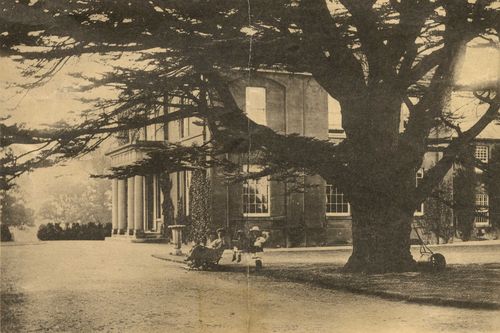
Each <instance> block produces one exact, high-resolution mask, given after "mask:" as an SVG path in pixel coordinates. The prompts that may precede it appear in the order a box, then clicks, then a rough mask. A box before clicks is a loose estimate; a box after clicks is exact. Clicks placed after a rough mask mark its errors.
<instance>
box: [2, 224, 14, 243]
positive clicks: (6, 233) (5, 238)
mask: <svg viewBox="0 0 500 333" xmlns="http://www.w3.org/2000/svg"><path fill="white" fill-rule="evenodd" d="M0 228H1V230H0V241H2V242H10V241H12V234H11V233H10V230H9V226H8V225H6V224H3V223H2V224H0Z"/></svg>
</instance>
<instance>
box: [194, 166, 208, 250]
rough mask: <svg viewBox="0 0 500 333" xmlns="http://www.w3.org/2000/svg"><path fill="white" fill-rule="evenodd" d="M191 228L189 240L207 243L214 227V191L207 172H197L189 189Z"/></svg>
mask: <svg viewBox="0 0 500 333" xmlns="http://www.w3.org/2000/svg"><path fill="white" fill-rule="evenodd" d="M189 194H190V195H189V198H190V202H189V204H190V220H191V228H190V230H189V238H190V239H191V240H192V241H194V242H196V243H201V244H203V243H205V242H206V241H207V239H208V236H209V233H210V226H211V225H212V191H211V184H210V180H209V179H208V178H207V174H206V172H205V170H195V171H193V175H192V178H191V186H190V188H189Z"/></svg>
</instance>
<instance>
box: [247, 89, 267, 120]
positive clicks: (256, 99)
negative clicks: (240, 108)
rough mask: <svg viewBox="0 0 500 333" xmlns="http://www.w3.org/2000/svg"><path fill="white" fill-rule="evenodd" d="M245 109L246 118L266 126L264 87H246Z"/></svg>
mask: <svg viewBox="0 0 500 333" xmlns="http://www.w3.org/2000/svg"><path fill="white" fill-rule="evenodd" d="M245 110H246V114H247V117H248V118H250V119H251V120H253V121H254V122H256V123H257V124H260V125H264V126H267V119H266V89H265V88H261V87H246V91H245Z"/></svg>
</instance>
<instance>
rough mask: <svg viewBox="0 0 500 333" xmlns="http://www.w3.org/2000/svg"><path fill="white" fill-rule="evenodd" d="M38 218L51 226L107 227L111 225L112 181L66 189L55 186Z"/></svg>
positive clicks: (72, 186)
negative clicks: (57, 224) (100, 224)
mask: <svg viewBox="0 0 500 333" xmlns="http://www.w3.org/2000/svg"><path fill="white" fill-rule="evenodd" d="M38 214H39V215H40V217H42V218H44V219H45V220H47V221H50V222H52V223H60V224H71V223H76V222H78V223H81V224H85V223H90V222H92V223H107V222H109V221H111V208H110V185H109V181H106V180H89V181H88V182H87V183H78V184H72V185H71V186H70V185H67V186H66V187H63V188H61V187H57V186H54V190H53V191H52V194H51V195H50V197H49V200H47V201H46V202H44V203H43V204H42V206H41V207H40V209H39V211H38Z"/></svg>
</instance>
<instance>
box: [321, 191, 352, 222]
mask: <svg viewBox="0 0 500 333" xmlns="http://www.w3.org/2000/svg"><path fill="white" fill-rule="evenodd" d="M350 214H351V206H350V205H349V202H348V201H347V200H346V199H345V196H344V193H342V192H341V191H339V189H338V188H337V187H336V186H334V185H330V184H327V185H326V215H328V216H348V215H350Z"/></svg>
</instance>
